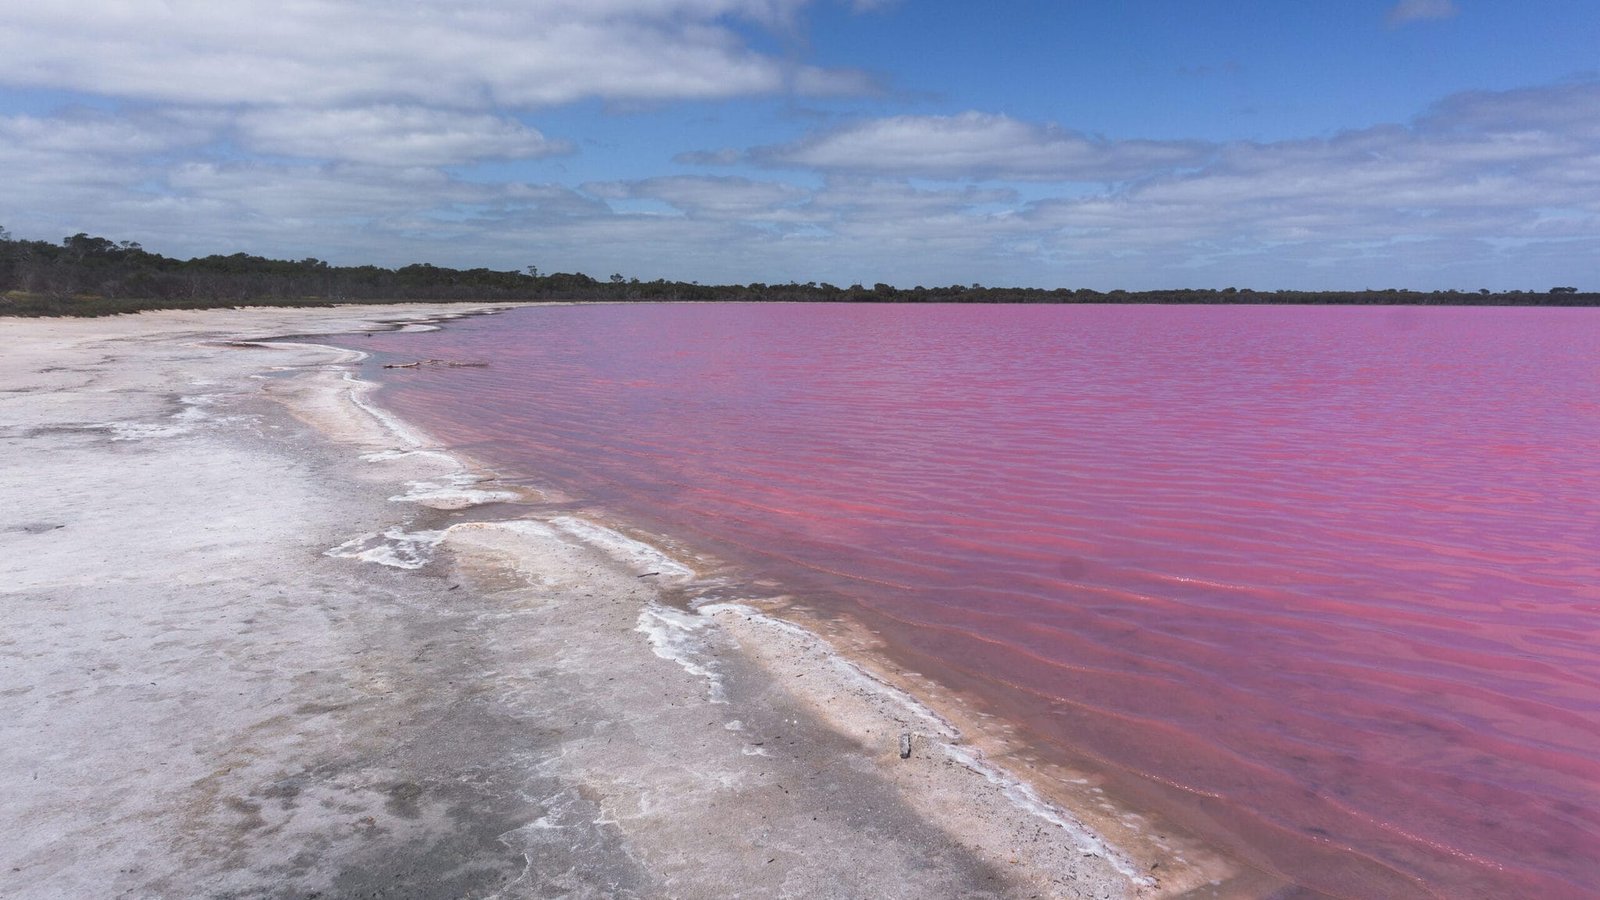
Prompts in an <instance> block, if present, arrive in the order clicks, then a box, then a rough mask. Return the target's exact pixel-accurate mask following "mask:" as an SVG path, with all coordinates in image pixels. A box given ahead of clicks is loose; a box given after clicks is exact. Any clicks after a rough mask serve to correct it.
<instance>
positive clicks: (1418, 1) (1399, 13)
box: [1389, 0, 1460, 25]
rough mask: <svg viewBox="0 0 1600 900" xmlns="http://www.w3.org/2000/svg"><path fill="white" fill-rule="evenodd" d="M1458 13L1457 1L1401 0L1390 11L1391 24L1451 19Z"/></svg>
mask: <svg viewBox="0 0 1600 900" xmlns="http://www.w3.org/2000/svg"><path fill="white" fill-rule="evenodd" d="M1458 12H1460V10H1459V9H1457V8H1456V4H1455V0H1400V2H1399V3H1396V4H1395V5H1394V7H1393V8H1392V9H1390V10H1389V24H1390V25H1404V24H1406V23H1408V22H1422V21H1426V20H1429V19H1450V18H1454V17H1455V15H1456V14H1457V13H1458Z"/></svg>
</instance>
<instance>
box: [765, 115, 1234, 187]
mask: <svg viewBox="0 0 1600 900" xmlns="http://www.w3.org/2000/svg"><path fill="white" fill-rule="evenodd" d="M1208 149H1209V148H1208V147H1207V146H1206V145H1204V144H1201V143H1197V142H1190V141H1109V140H1105V139H1101V138H1091V137H1086V136H1084V135H1081V134H1078V133H1076V132H1072V131H1067V130H1065V129H1062V128H1059V127H1056V126H1054V125H1041V124H1035V123H1030V122H1023V121H1020V120H1018V119H1013V118H1011V117H1009V116H1005V115H997V114H993V113H983V112H975V111H974V112H964V113H961V114H960V115H955V116H892V117H889V118H883V119H872V120H867V121H862V122H856V123H852V124H849V125H846V126H844V127H842V128H838V129H834V130H831V131H826V132H823V133H820V134H814V135H811V136H809V137H806V138H803V139H801V140H799V141H797V142H794V143H791V144H786V145H782V146H775V147H760V148H757V149H756V150H754V151H752V153H751V156H752V158H753V159H755V160H756V161H758V162H761V163H765V164H767V165H774V166H797V167H803V168H812V169H820V170H822V171H826V172H843V173H856V174H882V175H895V176H909V177H920V178H940V179H1005V180H1017V181H1122V180H1126V179H1130V178H1138V177H1140V176H1144V175H1148V174H1151V173H1153V172H1159V171H1165V170H1167V169H1170V168H1172V167H1174V166H1184V165H1194V164H1197V163H1199V162H1200V161H1202V160H1203V159H1204V158H1205V157H1206V154H1207V152H1208Z"/></svg>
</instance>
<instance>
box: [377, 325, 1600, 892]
mask: <svg viewBox="0 0 1600 900" xmlns="http://www.w3.org/2000/svg"><path fill="white" fill-rule="evenodd" d="M353 342H354V341H353ZM358 345H359V346H361V347H362V348H363V349H372V350H377V351H379V352H380V353H389V354H398V355H399V356H403V357H406V358H409V359H415V358H429V357H431V358H439V359H448V360H455V361H468V362H486V363H488V364H489V365H488V366H487V367H486V368H447V367H421V368H417V369H404V370H383V371H382V375H383V378H384V380H385V382H386V386H385V388H384V389H383V392H382V394H381V402H382V403H383V404H384V405H385V406H387V407H388V408H390V409H393V410H395V411H396V412H398V413H399V414H401V415H402V416H403V417H404V418H406V419H408V420H411V421H414V422H416V423H417V424H419V425H421V426H423V427H425V428H426V429H428V430H429V431H431V432H433V433H434V434H435V435H438V436H441V437H442V438H444V439H445V440H447V441H448V442H449V443H451V444H452V445H453V446H457V447H461V448H465V449H468V450H469V451H470V452H471V453H472V454H473V455H475V456H477V457H479V458H482V459H485V460H488V461H490V462H491V463H493V464H494V465H496V466H498V467H501V468H502V469H503V470H507V471H509V472H510V473H512V474H513V475H520V476H523V477H528V478H534V479H538V480H540V481H543V482H546V483H549V484H552V485H555V486H558V487H560V488H561V489H563V490H564V491H565V492H567V493H569V494H572V495H574V496H576V497H578V498H580V499H581V500H585V501H590V502H593V503H596V504H598V505H600V506H602V507H603V508H604V509H606V510H607V511H609V512H611V513H613V514H616V515H620V516H623V517H634V518H637V519H638V520H640V521H644V522H648V523H650V524H651V526H652V527H658V528H662V529H664V530H666V531H668V532H669V533H672V534H674V535H676V536H678V537H680V538H681V539H683V540H684V541H685V542H687V543H688V544H690V545H691V546H696V547H701V548H704V549H706V550H708V551H710V552H713V553H715V554H717V555H720V556H722V557H724V558H727V559H730V560H733V561H735V562H737V563H738V564H740V565H741V566H743V567H745V568H746V569H747V570H749V571H751V572H753V573H758V574H760V575H762V576H766V577H773V578H776V579H777V580H779V581H781V582H783V583H784V584H785V585H787V586H790V587H792V588H793V589H794V590H795V592H796V593H799V594H801V595H803V596H805V597H806V598H807V599H808V600H810V601H812V602H814V603H815V604H817V605H824V606H826V605H829V604H831V605H832V607H833V608H835V609H838V610H842V611H846V612H849V613H851V614H854V615H858V616H861V617H864V618H865V619H867V620H868V621H869V622H870V624H871V625H872V626H873V627H875V628H877V629H879V630H880V631H882V632H883V635H884V637H885V639H886V640H887V641H888V642H889V644H890V646H891V652H892V653H893V654H894V655H895V656H896V657H897V658H898V659H900V660H901V661H902V662H904V663H907V664H911V665H915V666H916V668H917V670H918V671H921V672H923V673H924V674H926V675H927V676H929V677H932V678H935V679H937V680H939V681H941V682H943V683H944V684H946V685H948V686H949V687H952V688H954V689H957V690H960V691H963V692H967V693H968V694H969V695H970V696H973V697H975V698H977V699H978V700H979V701H981V703H982V704H983V705H984V706H985V707H987V708H988V709H990V710H992V711H994V712H996V713H998V714H1000V715H1001V716H1002V717H1004V718H1006V719H1009V720H1011V721H1012V722H1014V723H1016V724H1017V725H1018V727H1019V728H1020V729H1021V730H1022V733H1023V735H1024V736H1025V737H1026V739H1027V740H1028V741H1030V742H1031V743H1033V744H1034V745H1035V746H1037V747H1039V748H1041V750H1042V752H1044V753H1045V754H1048V755H1059V757H1060V758H1062V759H1064V760H1067V759H1070V760H1072V761H1074V762H1080V763H1081V762H1082V761H1084V760H1089V761H1092V762H1093V763H1095V764H1096V765H1098V766H1099V767H1101V768H1103V769H1104V770H1106V771H1107V772H1109V773H1110V774H1111V776H1112V777H1113V779H1114V782H1115V786H1116V787H1117V788H1118V789H1119V790H1120V791H1121V792H1122V793H1123V794H1124V795H1130V796H1136V797H1137V799H1139V800H1140V801H1141V802H1144V803H1148V804H1150V805H1152V806H1154V807H1156V808H1158V809H1161V810H1164V811H1166V812H1167V813H1168V814H1169V815H1170V816H1172V817H1173V818H1175V819H1177V820H1179V821H1181V822H1184V823H1187V824H1188V825H1189V826H1190V827H1193V828H1197V829H1199V830H1201V832H1202V833H1204V834H1207V835H1210V836H1212V837H1214V838H1217V839H1219V840H1220V841H1221V842H1222V843H1223V844H1225V845H1226V846H1228V847H1229V848H1231V849H1232V850H1233V852H1234V853H1236V854H1238V855H1239V856H1240V857H1241V858H1243V859H1244V860H1246V861H1247V862H1249V863H1250V864H1252V865H1255V866H1258V867H1260V868H1263V869H1266V870H1269V871H1272V872H1276V873H1279V874H1281V875H1283V876H1284V877H1286V878H1288V879H1289V880H1291V881H1293V882H1295V883H1297V884H1300V885H1303V886H1305V887H1307V888H1309V889H1315V890H1318V891H1322V892H1325V893H1328V894H1333V895H1338V896H1360V897H1366V896H1405V895H1424V896H1425V895H1427V894H1428V893H1432V894H1436V895H1438V896H1443V897H1505V896H1534V895H1539V896H1547V897H1565V896H1600V893H1596V892H1595V888H1594V885H1596V884H1600V555H1597V553H1596V551H1595V548H1596V547H1600V310H1537V309H1427V308H1322V307H1311V308H1303V307H1272V308H1252V307H1094V306H1050V307H1016V306H842V305H841V306H822V305H777V304H771V305H754V304H741V305H640V306H586V307H544V308H531V309H521V310H515V311H512V312H508V313H505V314H502V315H497V316H491V317H485V318H474V319H467V320H462V321H459V322H454V323H451V324H449V325H448V326H447V327H446V328H445V329H444V330H443V331H440V332H436V333H425V334H383V335H375V336H373V337H371V338H363V339H360V340H359V342H358Z"/></svg>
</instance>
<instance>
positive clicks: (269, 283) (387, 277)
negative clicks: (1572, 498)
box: [0, 228, 1600, 316]
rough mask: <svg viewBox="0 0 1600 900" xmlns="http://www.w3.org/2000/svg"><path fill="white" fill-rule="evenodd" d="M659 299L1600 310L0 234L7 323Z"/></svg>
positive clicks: (1450, 298)
mask: <svg viewBox="0 0 1600 900" xmlns="http://www.w3.org/2000/svg"><path fill="white" fill-rule="evenodd" d="M405 300H429V301H445V302H450V301H462V302H467V301H499V300H580V301H582V300H590V301H617V300H658V301H674V300H675V301H707V300H713V301H737V300H742V301H782V300H787V301H814V302H853V303H1229V304H1373V305H1376V304H1414V305H1435V306H1600V294H1596V293H1580V292H1579V291H1578V290H1577V289H1576V288H1573V287H1553V288H1550V289H1549V290H1546V291H1509V292H1500V293H1495V292H1491V291H1488V290H1481V291H1476V292H1462V291H1453V290H1452V291H1432V292H1422V291H1408V290H1400V289H1394V288H1390V289H1386V290H1369V291H1254V290H1248V289H1237V290H1236V289H1234V288H1227V289H1224V290H1187V289H1179V290H1165V291H1109V292H1101V291H1094V290H1088V289H1082V288H1080V289H1076V290H1074V289H1070V288H1057V289H1055V290H1045V289H1041V288H1004V287H982V286H980V285H976V284H974V285H959V284H957V285H950V286H947V287H932V288H925V287H920V286H919V287H914V288H895V287H892V286H890V285H887V284H875V285H873V286H872V287H863V286H862V285H859V284H853V285H850V286H848V287H839V286H836V285H832V284H823V283H817V282H807V283H805V284H796V283H793V282H791V283H788V284H759V283H756V284H726V285H705V284H698V283H685V282H681V281H666V280H659V279H658V280H656V281H640V280H639V279H637V278H626V277H624V276H622V275H612V276H611V277H610V278H608V279H607V280H605V281H600V280H597V279H594V278H591V277H589V276H588V275H583V274H577V273H566V272H552V273H543V272H540V271H538V269H537V268H535V267H533V266H529V267H528V268H527V269H525V270H523V271H511V272H502V271H495V270H492V269H449V268H444V267H441V266H433V265H428V264H427V263H418V264H415V265H409V266H402V267H400V268H398V269H386V268H382V267H380V266H334V265H329V264H328V263H326V262H323V261H322V260H319V259H302V260H298V261H291V260H278V259H266V258H264V257H260V256H251V255H249V254H246V253H235V254H233V255H232V256H205V257H200V258H197V259H187V260H180V259H172V258H170V257H166V256H162V255H160V254H159V253H151V252H149V251H147V250H145V249H144V248H142V247H140V246H139V245H138V244H136V243H133V242H131V241H112V240H108V239H106V238H100V237H90V236H89V235H87V234H75V235H73V236H71V237H69V238H66V239H64V240H62V241H61V243H59V244H53V243H49V242H47V241H29V240H18V239H14V238H12V236H11V235H10V234H9V233H8V232H7V231H6V230H5V229H4V228H0V315H12V316H56V315H73V316H98V315H110V314H113V313H124V312H134V311H137V310H141V309H199V308H206V307H218V306H326V305H332V304H336V303H382V302H387V301H405Z"/></svg>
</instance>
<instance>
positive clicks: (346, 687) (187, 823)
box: [0, 305, 1253, 898]
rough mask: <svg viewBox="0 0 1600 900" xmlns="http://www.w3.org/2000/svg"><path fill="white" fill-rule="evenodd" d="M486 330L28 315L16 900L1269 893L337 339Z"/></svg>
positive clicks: (13, 712) (6, 504)
mask: <svg viewBox="0 0 1600 900" xmlns="http://www.w3.org/2000/svg"><path fill="white" fill-rule="evenodd" d="M487 309H488V308H486V307H464V306H461V305H451V306H437V307H429V306H425V305H406V306H393V307H369V306H368V307H347V308H338V309H323V310H282V309H243V310H214V311H203V312H187V311H169V312H157V313H144V314H140V315H134V316H121V317H115V318H108V319H94V320H60V319H55V320H16V319H11V320H5V319H0V337H3V340H4V345H5V352H4V353H3V354H0V445H3V451H0V452H3V453H4V460H5V465H4V466H3V467H0V758H4V759H5V761H6V766H5V771H4V781H3V783H0V894H3V895H4V896H7V897H14V898H46V897H51V898H53V897H314V896H316V897H392V898H396V897H439V898H451V897H504V898H520V897H552V896H604V897H630V896H636V897H735V896H750V897H782V896H792V897H984V896H994V897H1092V898H1112V897H1166V896H1179V895H1188V896H1216V895H1218V894H1219V892H1221V893H1224V894H1227V893H1234V892H1236V891H1237V890H1238V889H1240V888H1242V887H1247V886H1248V885H1249V884H1250V883H1251V880H1250V879H1249V878H1248V877H1245V878H1243V880H1240V879H1241V877H1242V876H1240V873H1239V872H1238V871H1236V870H1234V869H1233V868H1231V867H1230V866H1229V864H1227V863H1226V862H1225V861H1223V860H1222V859H1221V858H1219V857H1216V856H1214V855H1208V854H1207V853H1206V852H1205V851H1204V849H1203V848H1201V847H1198V846H1196V845H1194V844H1192V842H1191V843H1187V844H1186V843H1184V842H1182V841H1180V840H1179V839H1178V838H1176V837H1170V836H1169V837H1162V836H1158V835H1155V834H1153V833H1148V830H1141V828H1140V827H1138V822H1140V821H1142V820H1141V819H1139V817H1130V816H1128V815H1126V814H1123V813H1116V814H1115V815H1111V814H1107V813H1106V811H1105V810H1098V811H1096V810H1088V809H1077V810H1074V811H1072V812H1069V811H1067V810H1066V809H1064V808H1062V806H1061V805H1060V804H1059V803H1058V802H1054V801H1058V800H1059V799H1060V794H1059V792H1056V791H1052V790H1049V789H1044V790H1042V791H1041V790H1038V789H1036V788H1037V778H1034V777H1033V776H1030V781H1032V782H1033V783H1034V786H1030V783H1028V782H1024V781H1021V780H1018V779H1017V778H1016V777H1014V774H1008V773H1007V771H1006V764H1005V757H1004V752H1003V748H1002V747H1000V746H999V745H997V744H993V743H991V744H985V743H984V742H983V741H981V740H977V739H975V738H974V736H973V734H974V733H973V726H972V724H971V722H969V721H967V720H965V719H963V717H962V715H961V714H960V710H959V707H958V706H947V707H946V708H944V709H942V710H941V712H940V713H935V712H933V711H932V709H930V708H929V707H928V706H925V705H924V704H923V703H922V702H920V701H919V700H917V699H913V698H912V696H911V694H909V693H906V691H905V690H902V688H906V689H909V690H911V692H912V693H916V690H915V685H911V684H905V683H902V684H901V685H900V686H899V687H895V686H891V685H890V684H888V683H886V682H887V681H895V680H896V679H895V678H894V677H893V673H891V672H883V671H873V666H872V664H871V663H870V661H867V657H866V656H859V655H858V656H851V655H848V654H847V655H840V654H839V653H836V652H834V650H835V647H834V644H838V643H839V642H840V640H841V639H840V638H839V636H837V635H836V636H834V644H830V643H828V642H826V641H824V640H823V639H821V638H819V637H818V636H817V635H816V634H815V633H814V632H811V631H807V630H805V629H801V628H798V627H796V626H795V625H794V624H792V623H791V621H788V620H786V619H783V618H780V617H777V616H776V615H774V612H776V610H774V609H770V608H757V607H756V606H754V605H750V604H748V603H744V602H741V601H740V598H738V597H728V598H726V600H727V602H720V603H713V604H709V605H704V606H700V607H699V608H698V609H693V610H691V609H688V608H686V607H684V605H683V604H682V603H681V602H680V601H681V598H682V597H683V596H684V595H685V594H686V592H687V589H688V588H690V587H696V586H697V587H698V588H701V589H703V588H704V587H705V584H704V577H705V573H704V572H703V571H701V570H700V569H699V568H697V562H696V560H695V559H694V558H693V557H692V556H690V555H688V554H685V553H677V552H674V553H671V554H670V555H669V554H668V553H667V552H664V551H663V550H661V549H658V547H659V546H661V544H660V543H659V542H641V541H637V540H635V538H634V537H630V536H628V535H625V534H623V533H622V532H621V531H619V530H613V529H610V528H606V527H604V526H603V525H601V524H598V523H594V522H591V521H588V520H584V519H578V518H573V517H572V515H571V514H570V513H568V512H563V511H562V509H561V504H560V503H559V502H555V501H558V500H559V499H560V498H553V497H549V496H540V495H537V494H535V493H534V492H532V491H531V490H529V489H527V488H524V487H517V486H507V485H501V484H497V483H496V482H494V480H493V473H491V472H485V471H482V470H481V469H480V468H477V467H476V464H475V463H473V462H472V461H470V460H465V459H462V458H460V457H457V456H453V455H451V454H449V453H445V452H442V451H440V450H439V449H438V448H436V447H434V446H433V445H432V442H431V441H430V440H429V439H428V437H427V436H426V435H423V434H420V433H417V432H416V431H415V430H414V429H411V428H409V427H408V426H406V425H405V424H404V423H401V422H398V421H396V420H394V419H393V418H392V417H390V416H387V415H386V414H384V413H383V411H382V410H380V409H379V408H378V407H376V406H375V405H374V404H373V403H372V402H371V401H370V400H368V399H367V393H368V390H369V388H370V387H371V386H370V385H367V384H365V383H363V382H361V381H359V380H358V379H357V378H356V377H355V368H354V366H355V364H356V363H357V362H359V360H360V358H361V355H360V354H359V353H356V352H351V351H346V350H337V349H333V348H331V347H328V346H323V345H319V344H317V343H314V341H315V340H316V339H315V338H314V337H307V336H308V335H324V334H338V333H349V332H358V331H363V330H373V329H378V328H388V327H397V326H400V325H404V324H405V323H416V322H422V321H427V320H429V319H431V318H434V317H439V316H453V315H460V314H465V313H472V312H481V311H487ZM283 335H297V336H299V337H296V338H292V339H289V340H285V341H282V342H276V343H272V344H270V345H268V344H262V343H258V342H259V341H261V340H263V339H266V338H271V337H274V336H283ZM340 343H342V344H344V345H347V346H349V345H359V338H348V337H347V338H344V339H341V341H340ZM668 549H669V550H671V549H672V548H670V547H669V548H668ZM702 593H703V591H702ZM857 649H859V648H857ZM853 659H854V660H855V661H852V660H853ZM923 699H927V698H923ZM932 705H933V706H934V707H939V706H940V704H938V703H934V704H932ZM905 736H909V749H910V755H909V757H908V758H902V746H903V744H904V743H905ZM1058 780H1059V779H1058ZM1089 789H1090V788H1087V787H1086V788H1085V790H1086V791H1087V790H1089ZM1084 796H1086V797H1087V796H1089V795H1088V794H1087V793H1086V794H1085V795H1084ZM1046 798H1050V799H1046ZM1113 812H1116V811H1114V810H1113ZM1116 822H1120V823H1122V824H1121V825H1120V826H1115V825H1114V823H1116ZM1086 823H1087V824H1086ZM1130 823H1132V824H1130ZM1219 885H1220V887H1219ZM1251 892H1253V891H1251Z"/></svg>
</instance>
